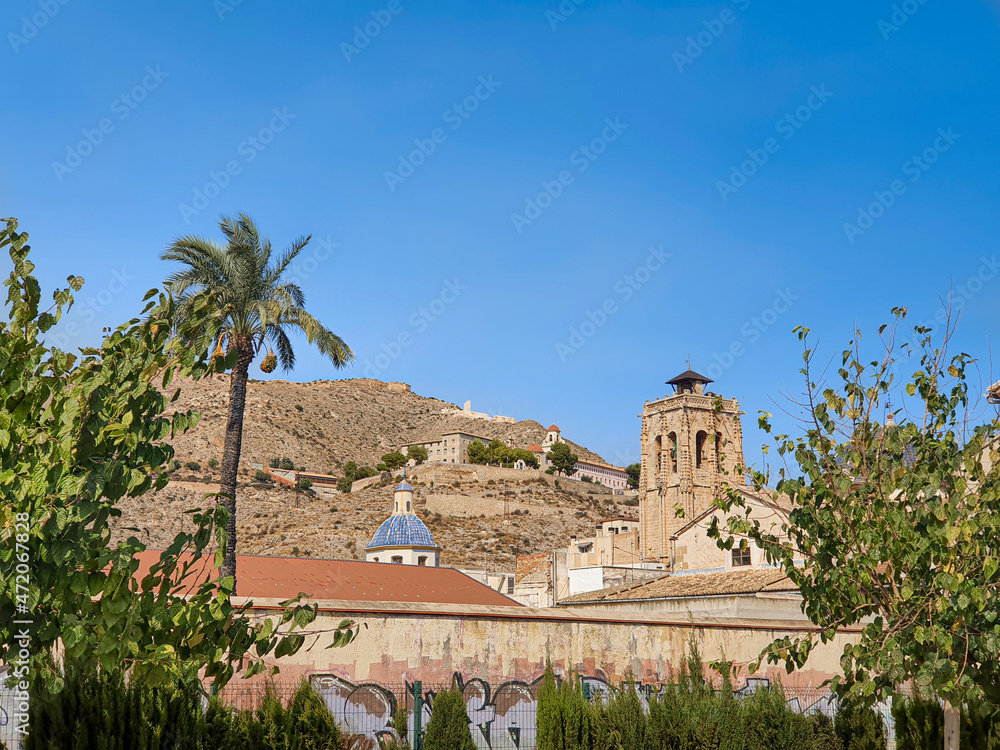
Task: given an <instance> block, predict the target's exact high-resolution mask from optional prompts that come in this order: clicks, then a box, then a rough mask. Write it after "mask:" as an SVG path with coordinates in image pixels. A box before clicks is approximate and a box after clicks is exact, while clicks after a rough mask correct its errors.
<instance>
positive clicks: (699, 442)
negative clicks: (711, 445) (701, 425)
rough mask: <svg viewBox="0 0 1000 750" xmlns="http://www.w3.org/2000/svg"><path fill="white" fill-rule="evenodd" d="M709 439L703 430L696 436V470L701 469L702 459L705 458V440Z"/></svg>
mask: <svg viewBox="0 0 1000 750" xmlns="http://www.w3.org/2000/svg"><path fill="white" fill-rule="evenodd" d="M707 437H708V433H706V432H705V431H703V430H701V431H699V432H698V434H697V435H696V436H695V439H694V467H695V468H696V469H700V468H701V462H702V459H704V457H705V440H706V438H707Z"/></svg>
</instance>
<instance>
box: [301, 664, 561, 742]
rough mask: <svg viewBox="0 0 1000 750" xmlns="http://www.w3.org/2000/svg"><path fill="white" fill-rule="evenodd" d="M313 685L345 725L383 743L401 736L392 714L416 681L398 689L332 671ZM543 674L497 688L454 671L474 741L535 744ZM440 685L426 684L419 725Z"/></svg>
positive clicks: (454, 682)
mask: <svg viewBox="0 0 1000 750" xmlns="http://www.w3.org/2000/svg"><path fill="white" fill-rule="evenodd" d="M310 682H311V683H312V685H313V687H314V688H315V689H316V690H317V691H318V692H319V693H320V695H322V696H323V698H324V699H325V700H326V704H327V705H328V706H329V707H330V710H331V711H332V712H333V715H334V716H335V717H336V718H337V721H338V722H339V723H340V724H341V726H343V727H344V729H345V731H347V732H350V733H352V734H363V735H365V736H367V737H369V738H371V739H373V740H376V741H377V742H378V744H379V745H380V746H383V745H385V744H386V743H387V742H388V741H389V740H390V739H397V738H398V735H397V734H396V731H395V729H394V728H393V716H394V715H395V713H396V710H397V708H398V706H399V700H400V698H401V696H403V695H406V696H412V695H413V684H412V683H406V684H405V685H402V686H400V688H399V689H398V690H397V691H396V692H395V693H394V692H393V691H392V690H390V689H389V688H387V687H384V686H382V685H379V684H376V683H353V682H350V681H349V680H345V679H343V678H341V677H336V676H334V675H321V674H316V675H312V677H310ZM540 682H541V678H540V677H539V678H538V679H537V680H535V681H534V682H531V683H528V682H523V681H521V680H509V681H507V682H504V683H501V684H500V685H498V686H496V687H495V688H494V687H493V686H491V685H490V683H488V682H487V681H486V680H482V679H480V678H478V677H476V678H472V679H470V680H466V679H464V678H463V677H462V676H461V675H460V674H458V673H456V674H455V675H454V677H453V678H452V685H455V686H457V687H458V689H459V690H461V691H462V695H463V696H464V698H465V708H466V712H467V713H468V715H469V724H470V729H471V730H472V736H473V739H474V740H475V742H476V746H477V747H479V748H482V750H520V749H521V748H533V747H534V746H535V710H536V708H537V695H538V685H539V683H540ZM439 690H440V688H439V687H434V688H427V689H424V690H422V697H423V709H422V710H421V726H422V727H424V728H426V727H427V722H428V721H430V718H431V710H432V708H433V706H434V696H435V695H436V694H437V692H438V691H439ZM406 709H407V714H408V715H407V733H408V734H410V735H411V736H412V732H413V728H414V724H415V717H414V714H413V705H412V699H410V700H408V701H407V705H406Z"/></svg>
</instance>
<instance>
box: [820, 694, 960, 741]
mask: <svg viewBox="0 0 1000 750" xmlns="http://www.w3.org/2000/svg"><path fill="white" fill-rule="evenodd" d="M833 726H834V729H835V730H836V732H837V736H838V737H839V738H840V741H841V743H843V745H844V750H885V747H886V738H885V724H883V723H882V717H881V716H879V715H878V714H877V713H875V711H874V710H873V709H871V708H865V707H863V706H860V705H858V704H856V703H854V702H852V701H843V702H842V703H841V704H840V707H839V708H838V710H837V717H836V718H835V719H834V722H833ZM943 741H944V739H943V736H942V743H943ZM940 746H941V745H940V744H939V745H937V747H940ZM896 747H897V750H900V745H899V744H898V741H897V745H896ZM921 747H922V746H921Z"/></svg>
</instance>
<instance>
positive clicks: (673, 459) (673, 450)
mask: <svg viewBox="0 0 1000 750" xmlns="http://www.w3.org/2000/svg"><path fill="white" fill-rule="evenodd" d="M667 447H668V449H669V451H670V471H671V473H673V474H676V473H677V433H676V432H671V433H670V434H669V435H667Z"/></svg>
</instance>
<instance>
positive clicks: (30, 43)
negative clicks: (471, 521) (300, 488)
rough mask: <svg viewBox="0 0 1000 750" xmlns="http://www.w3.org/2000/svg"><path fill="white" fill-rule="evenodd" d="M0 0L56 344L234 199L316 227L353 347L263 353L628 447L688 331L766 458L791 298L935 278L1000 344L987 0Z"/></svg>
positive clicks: (6, 174) (860, 316)
mask: <svg viewBox="0 0 1000 750" xmlns="http://www.w3.org/2000/svg"><path fill="white" fill-rule="evenodd" d="M0 17H2V19H3V24H2V31H3V33H4V37H5V38H4V40H2V41H0V65H2V66H3V67H2V69H3V70H4V72H5V73H6V75H5V83H6V91H5V93H6V97H5V105H6V106H5V109H6V111H5V116H4V118H3V119H2V121H0V128H2V135H3V137H2V139H0V165H2V166H0V168H2V174H3V180H2V181H0V205H2V207H3V208H2V212H0V213H2V215H4V216H9V215H13V216H17V217H19V219H20V222H21V228H22V229H24V230H27V231H28V232H30V234H31V235H32V246H33V247H34V249H35V261H36V263H37V264H38V266H39V272H40V275H41V276H42V277H43V279H44V281H45V282H46V283H47V284H49V285H50V286H52V285H55V284H57V283H58V282H59V281H61V280H62V279H64V278H65V277H66V275H68V274H69V273H75V274H80V275H82V276H84V277H85V278H86V279H87V285H86V286H85V287H84V290H83V291H82V292H81V293H80V295H79V296H78V299H79V303H80V306H79V308H78V310H77V311H76V312H75V313H74V314H73V315H72V316H71V318H70V320H68V321H67V322H66V326H64V327H63V331H62V335H63V340H62V342H61V343H63V344H65V345H70V346H78V345H85V344H90V343H93V342H94V341H95V340H96V339H97V337H98V336H99V331H100V328H101V326H103V325H116V324H118V323H119V322H121V321H122V320H124V319H126V318H127V317H129V316H130V315H131V314H133V313H134V312H135V311H136V310H137V309H138V301H139V299H140V298H141V297H142V294H143V292H144V291H145V290H146V289H147V288H149V287H152V286H155V285H157V284H158V283H159V282H160V281H161V280H162V279H163V277H164V276H165V275H166V274H167V273H168V271H169V268H168V267H167V266H165V265H164V264H163V263H161V262H160V261H159V260H158V254H159V252H160V251H161V250H162V249H163V248H164V247H165V246H166V245H167V244H169V242H170V241H171V240H172V239H173V238H175V237H177V236H179V235H182V234H187V233H195V234H203V235H208V236H210V237H216V238H217V237H218V236H219V234H218V230H217V227H216V222H217V220H218V216H219V215H220V214H229V213H234V212H237V211H245V212H248V213H249V214H251V215H252V216H253V217H255V219H256V220H257V222H258V224H259V225H260V226H261V227H262V229H263V230H264V231H265V232H266V233H267V234H268V235H269V236H270V237H271V238H272V240H273V241H274V242H275V244H276V245H279V246H282V245H285V244H287V243H288V242H289V241H291V240H292V239H293V238H295V237H297V236H299V235H303V234H312V235H313V236H314V238H315V239H314V242H313V244H311V245H310V247H309V248H307V250H306V251H305V252H304V253H303V255H302V260H303V263H302V264H300V266H299V269H298V273H299V276H300V278H301V284H302V286H303V288H304V289H305V291H306V294H307V301H308V303H309V305H310V307H311V308H312V309H313V310H314V312H315V313H316V314H317V315H318V316H319V317H320V318H321V319H322V320H323V321H324V322H326V323H327V324H328V325H329V327H331V328H332V329H333V330H335V331H336V332H337V333H339V334H340V335H342V336H343V337H344V338H345V339H346V340H347V341H348V343H349V344H350V345H351V346H352V347H353V348H354V350H355V352H356V354H357V358H358V364H357V365H356V366H354V367H352V368H349V369H347V370H343V371H334V370H332V369H331V368H330V367H329V366H328V365H326V364H325V363H324V362H323V361H322V360H321V359H320V358H319V357H318V356H317V355H316V354H315V353H314V352H312V351H310V350H309V348H308V347H307V346H306V344H305V342H304V341H303V342H302V343H301V345H300V346H299V347H298V350H297V353H298V365H297V367H296V369H295V370H294V372H293V373H292V374H291V375H290V376H288V375H282V374H281V373H280V372H277V373H275V376H280V377H292V378H294V379H296V380H312V379H325V378H338V377H358V376H363V375H365V374H366V372H367V374H369V375H375V376H377V377H380V378H382V379H384V380H403V381H406V382H408V383H410V384H412V386H413V388H414V390H415V391H416V392H418V393H421V394H424V395H430V396H436V397H439V398H442V399H445V400H448V401H453V402H456V403H462V402H463V401H465V400H466V399H471V400H472V403H473V407H474V408H476V409H479V410H485V411H490V412H493V413H496V412H499V413H503V414H508V415H511V416H514V417H516V418H518V419H525V418H533V419H538V420H539V421H541V422H543V423H545V424H548V423H550V422H556V423H558V424H559V425H560V426H561V427H562V429H563V431H564V434H565V435H566V436H567V437H569V438H570V439H572V440H575V441H577V442H580V443H583V444H585V445H587V446H588V447H590V448H592V449H594V450H597V451H598V452H600V453H601V454H602V455H604V456H605V457H606V458H607V459H609V460H611V461H613V462H615V463H624V462H628V461H635V460H637V459H638V450H639V447H638V443H639V419H638V418H637V415H638V414H639V413H640V412H641V410H642V404H643V402H644V401H645V400H646V399H651V398H655V397H658V396H661V395H663V394H664V393H665V392H666V390H667V386H665V385H664V381H666V380H667V379H669V378H670V377H672V376H673V375H675V374H677V373H678V372H680V371H682V370H683V369H685V367H686V364H685V361H686V360H687V359H688V358H689V357H690V359H691V361H692V365H693V367H694V368H695V369H696V370H699V371H701V372H703V373H706V374H709V375H711V376H712V377H713V378H714V379H715V381H716V383H715V386H713V387H714V388H715V390H717V391H719V392H722V393H724V394H726V395H735V396H736V397H738V398H739V399H740V402H741V404H742V406H743V408H744V409H745V410H746V412H747V416H746V417H745V418H744V431H745V448H746V453H747V456H748V458H749V459H751V460H754V459H759V457H760V452H759V449H758V446H759V445H760V443H761V442H762V437H761V435H760V434H759V432H758V431H757V428H756V419H755V415H756V413H757V411H758V410H760V409H768V410H771V411H775V410H776V406H775V404H774V403H773V402H772V399H775V398H777V399H778V401H779V403H782V402H781V397H780V395H779V393H780V391H781V389H782V387H783V386H789V387H791V388H792V390H799V388H798V386H799V382H800V380H799V376H798V373H797V370H798V368H799V366H800V363H801V360H800V356H799V352H800V349H799V344H798V343H797V341H796V339H795V337H794V336H793V335H792V333H791V331H792V328H793V327H794V326H796V325H799V324H804V325H808V326H810V327H811V328H812V329H813V331H814V332H815V334H816V337H817V338H819V339H820V346H821V347H822V348H823V350H824V351H827V352H829V353H830V354H833V353H835V352H839V350H840V349H841V348H842V346H843V344H845V343H846V342H847V340H848V339H849V338H850V337H851V331H852V328H853V326H854V325H855V324H856V325H858V326H859V327H860V328H861V329H862V330H863V331H865V332H874V329H875V328H876V326H877V325H878V324H879V323H881V322H884V321H886V320H888V319H889V310H890V308H892V307H893V306H895V305H905V306H908V307H909V308H910V311H911V320H913V321H921V320H927V319H929V318H931V317H933V315H934V314H935V312H936V311H937V310H938V308H939V305H940V298H941V297H942V296H945V295H947V294H948V292H949V288H950V286H951V285H952V284H954V285H955V288H956V290H958V289H959V288H961V289H963V291H962V292H960V293H959V297H960V298H961V299H960V301H959V302H958V303H957V306H960V307H962V321H961V326H960V330H959V334H958V337H957V342H956V343H957V344H958V345H960V346H961V347H962V348H964V349H965V350H967V351H969V352H970V353H972V354H974V355H975V356H978V357H979V358H980V359H981V366H982V368H983V373H982V379H983V380H984V381H986V380H989V379H990V377H991V374H992V372H991V366H990V363H989V357H990V354H989V349H988V343H989V334H990V333H991V331H992V329H993V326H992V323H993V321H994V318H995V313H996V310H997V298H998V295H1000V283H998V281H1000V275H998V272H1000V267H996V266H994V262H995V261H994V260H993V259H994V253H997V247H996V244H997V242H996V217H997V216H998V215H1000V212H998V206H997V202H998V200H997V198H998V193H997V174H998V172H1000V146H998V139H997V137H996V133H997V132H998V131H1000V127H998V126H1000V107H998V102H1000V97H998V85H1000V84H998V78H997V76H996V71H997V70H998V68H1000V44H998V38H1000V33H998V29H1000V10H998V5H997V4H996V3H993V2H985V1H979V2H972V1H967V2H961V3H944V2H941V1H940V0H926V2H923V3H921V2H920V1H919V0H908V2H906V3H896V4H894V3H891V2H843V3H836V4H832V3H801V2H800V3H781V2H777V3H774V2H772V3H762V2H759V1H758V0H736V1H735V2H733V3H723V4H708V5H706V4H697V3H680V2H678V3H649V2H647V3H625V4H617V3H615V4H611V3H599V2H589V1H585V0H579V1H578V2H574V1H573V0H567V1H566V2H564V3H562V4H561V5H559V4H557V3H513V2H508V3H489V4H487V3H452V2H440V1H439V2H434V3H418V2H408V1H407V0H394V1H393V2H388V1H387V2H383V1H382V0H377V1H375V2H341V3H337V4H328V3H319V2H298V3H294V4H292V3H282V4H277V3H263V2H260V0H242V2H238V3H237V2H234V0H219V1H218V2H215V3H213V2H211V1H210V0H201V1H199V2H185V3H164V2H161V3H152V4H149V3H141V4H140V3H124V2H109V3H104V4H100V5H95V4H91V3H85V2H82V0H63V2H59V0H42V2H39V1H38V0H35V1H34V2H26V1H24V0H11V2H8V3H6V5H5V8H4V11H3V14H2V16H0ZM880 201H881V203H879V202H880ZM873 203H875V204H876V205H875V206H872V205H871V204H873ZM862 210H863V211H864V214H863V215H861V216H859V211H862ZM845 224H850V225H851V226H848V227H846V228H845ZM320 238H322V239H323V240H324V242H325V243H327V244H326V245H325V246H324V245H323V244H321V243H320V242H319V241H318V240H319V239H320ZM970 279H972V280H973V281H972V282H971V284H970V283H969V280H970ZM70 323H74V324H75V327H74V328H72V329H70V328H69V327H68V326H69V324H70ZM401 335H402V339H401V338H400V337H401ZM401 340H402V341H403V342H405V345H400V344H399V342H400V341H401ZM732 352H736V354H735V355H734V354H732ZM254 376H256V377H263V374H262V373H259V372H257V371H256V370H255V371H254Z"/></svg>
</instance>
